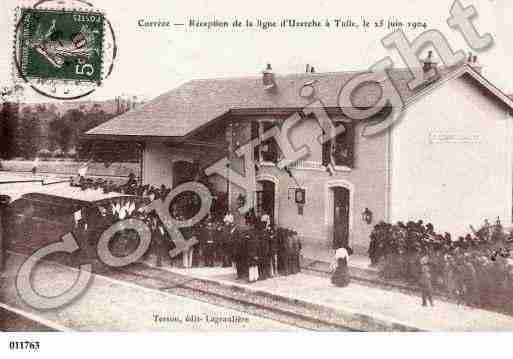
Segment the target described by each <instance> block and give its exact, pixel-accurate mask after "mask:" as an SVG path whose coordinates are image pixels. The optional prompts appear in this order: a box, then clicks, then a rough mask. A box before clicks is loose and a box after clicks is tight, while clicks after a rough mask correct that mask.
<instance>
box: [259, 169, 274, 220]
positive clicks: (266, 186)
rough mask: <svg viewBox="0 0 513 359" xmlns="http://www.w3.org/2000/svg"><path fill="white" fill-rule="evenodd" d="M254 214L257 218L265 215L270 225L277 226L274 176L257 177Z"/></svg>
mask: <svg viewBox="0 0 513 359" xmlns="http://www.w3.org/2000/svg"><path fill="white" fill-rule="evenodd" d="M255 213H256V215H257V217H258V218H260V217H261V216H262V215H263V214H264V213H266V214H268V215H269V217H270V218H271V223H274V224H278V180H277V179H276V178H274V176H258V177H257V190H256V194H255Z"/></svg>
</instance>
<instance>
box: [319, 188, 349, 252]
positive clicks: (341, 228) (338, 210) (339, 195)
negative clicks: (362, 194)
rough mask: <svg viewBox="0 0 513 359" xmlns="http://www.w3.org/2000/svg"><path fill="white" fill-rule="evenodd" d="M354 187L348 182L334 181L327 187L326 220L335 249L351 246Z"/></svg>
mask: <svg viewBox="0 0 513 359" xmlns="http://www.w3.org/2000/svg"><path fill="white" fill-rule="evenodd" d="M353 194H354V190H353V185H352V184H351V183H349V182H346V181H334V182H330V183H328V184H327V185H326V193H325V200H326V202H325V203H326V211H325V218H326V224H327V228H328V231H329V233H328V234H329V238H331V245H333V246H334V247H339V246H348V245H350V233H351V229H352V222H353V211H352V206H353Z"/></svg>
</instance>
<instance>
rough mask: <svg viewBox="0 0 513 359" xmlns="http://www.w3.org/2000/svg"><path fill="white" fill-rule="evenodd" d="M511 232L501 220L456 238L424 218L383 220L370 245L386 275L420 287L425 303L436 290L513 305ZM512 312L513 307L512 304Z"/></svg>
mask: <svg viewBox="0 0 513 359" xmlns="http://www.w3.org/2000/svg"><path fill="white" fill-rule="evenodd" d="M510 246H511V235H510V234H508V233H506V232H505V231H504V229H503V227H502V225H501V223H500V221H499V219H497V221H496V223H494V224H490V223H489V222H488V220H485V223H484V225H483V226H482V227H481V228H480V229H479V230H475V229H473V228H472V234H468V235H466V236H461V237H458V238H457V239H456V240H454V239H453V238H451V235H450V234H449V233H444V234H439V233H436V232H435V228H434V226H433V225H432V224H431V223H427V224H424V223H423V221H422V220H419V221H417V222H413V221H410V222H408V223H406V224H404V223H402V222H398V223H397V224H389V223H384V222H380V223H378V224H377V225H376V226H375V227H374V229H373V231H372V233H371V242H370V246H369V252H368V253H369V257H370V259H371V264H372V265H374V266H377V267H378V268H379V270H380V273H381V274H382V275H383V277H384V278H385V279H398V280H403V281H407V282H409V283H411V284H416V285H419V286H420V288H421V290H422V294H423V304H424V305H427V303H428V302H429V303H431V304H432V295H433V291H435V290H436V291H438V292H441V293H443V294H445V295H446V296H448V297H450V298H452V299H454V300H455V301H456V302H457V303H465V304H467V305H471V306H485V307H486V306H494V307H501V308H502V309H505V307H506V306H507V307H508V308H509V307H511V304H510V301H509V299H508V298H511V296H512V295H513V286H512V284H513V262H511V259H510ZM508 310H513V308H509V309H508Z"/></svg>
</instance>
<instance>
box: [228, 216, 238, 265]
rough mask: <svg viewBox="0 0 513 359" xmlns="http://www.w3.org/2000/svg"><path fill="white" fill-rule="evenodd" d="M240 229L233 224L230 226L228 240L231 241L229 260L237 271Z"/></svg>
mask: <svg viewBox="0 0 513 359" xmlns="http://www.w3.org/2000/svg"><path fill="white" fill-rule="evenodd" d="M239 237H240V236H239V229H238V227H237V225H236V224H235V223H231V224H230V225H229V231H228V240H229V248H228V255H229V257H228V258H229V260H230V262H231V265H232V267H233V269H236V263H237V246H238V238H239Z"/></svg>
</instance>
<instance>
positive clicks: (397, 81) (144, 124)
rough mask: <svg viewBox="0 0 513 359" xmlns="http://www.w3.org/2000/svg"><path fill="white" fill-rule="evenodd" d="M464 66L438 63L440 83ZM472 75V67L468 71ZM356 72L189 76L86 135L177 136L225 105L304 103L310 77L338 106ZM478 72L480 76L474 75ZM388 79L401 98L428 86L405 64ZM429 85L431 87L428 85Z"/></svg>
mask: <svg viewBox="0 0 513 359" xmlns="http://www.w3.org/2000/svg"><path fill="white" fill-rule="evenodd" d="M462 68H464V69H465V71H469V70H470V67H469V66H468V65H463V66H459V67H455V68H441V69H440V74H441V79H440V80H438V81H437V82H440V81H441V80H443V79H444V78H449V77H451V74H454V73H458V72H461V70H462ZM472 72H474V73H475V74H477V72H475V71H473V70H472ZM363 73H365V72H364V71H360V72H330V73H300V74H291V75H283V76H280V75H275V82H276V86H277V89H276V91H266V90H264V87H263V85H262V78H261V77H240V78H217V79H205V80H192V81H189V82H187V83H185V84H183V85H181V86H179V87H177V88H175V89H173V90H171V91H169V92H166V93H164V94H162V95H160V96H158V97H157V98H155V99H154V100H152V101H149V102H148V103H146V104H145V105H144V106H142V107H140V108H137V109H135V110H132V111H129V112H127V113H125V114H123V115H120V116H118V117H115V118H113V119H112V120H110V121H108V122H106V123H103V124H101V125H99V126H98V127H95V128H93V129H91V130H90V131H88V132H87V133H86V137H93V138H94V137H101V136H112V135H114V136H127V137H130V136H142V137H182V136H186V135H187V134H190V133H191V132H192V131H194V130H195V129H197V128H198V127H200V126H203V125H206V124H207V123H209V122H210V121H212V120H215V119H217V118H219V117H221V116H222V115H224V114H226V113H228V112H229V111H230V110H238V109H247V110H258V109H283V108H286V109H290V108H293V109H295V108H297V109H299V108H303V107H305V106H306V105H308V104H309V103H310V102H312V99H311V98H303V97H301V96H300V95H299V93H300V89H301V88H302V87H303V86H304V85H305V84H306V83H308V82H311V81H315V83H314V85H313V86H314V87H315V89H316V97H317V98H319V99H320V100H321V101H322V102H323V104H324V106H325V107H328V108H329V107H333V108H335V107H338V96H339V92H340V90H341V88H342V86H343V85H345V84H346V83H348V81H350V80H351V79H352V78H354V77H355V76H358V75H361V74H363ZM479 76H480V75H479ZM389 79H390V80H391V81H392V83H393V84H394V86H395V88H396V89H397V91H398V92H399V94H400V95H401V97H402V99H403V101H404V102H405V103H407V102H408V100H410V99H413V98H415V97H416V96H417V95H419V94H420V93H425V92H426V89H427V88H424V89H420V90H415V91H412V90H411V89H410V88H409V87H408V82H409V81H410V80H412V79H413V77H412V75H411V73H410V71H409V70H408V69H392V70H390V71H389ZM430 87H431V86H430ZM381 91H382V90H381V86H380V85H378V84H377V83H366V84H363V85H362V86H361V87H359V88H358V89H357V90H355V91H354V92H353V94H352V98H351V101H352V105H353V106H357V107H371V106H372V105H374V103H375V102H376V101H377V100H379V98H380V96H381Z"/></svg>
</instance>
